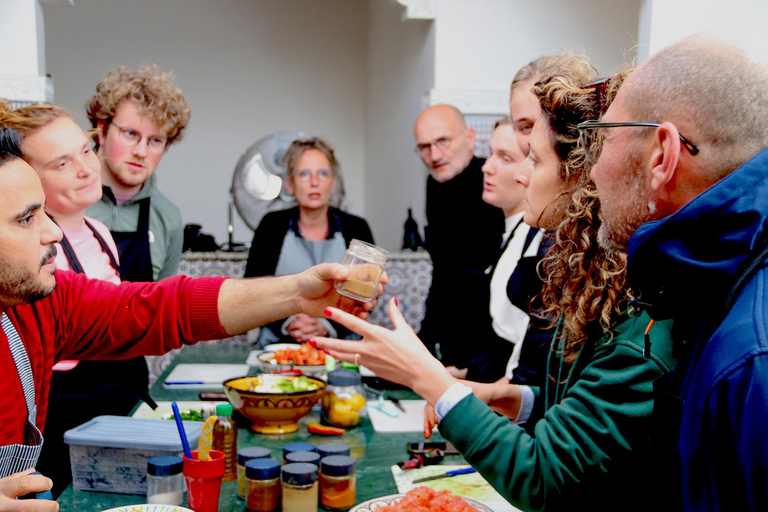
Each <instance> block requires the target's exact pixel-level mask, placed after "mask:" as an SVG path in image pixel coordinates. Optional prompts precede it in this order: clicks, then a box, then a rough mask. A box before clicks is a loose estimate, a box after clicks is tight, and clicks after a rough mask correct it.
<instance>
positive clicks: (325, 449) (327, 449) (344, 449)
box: [317, 443, 352, 459]
mask: <svg viewBox="0 0 768 512" xmlns="http://www.w3.org/2000/svg"><path fill="white" fill-rule="evenodd" d="M351 451H352V450H351V449H350V448H349V445H348V444H345V443H323V444H319V445H317V453H319V454H320V458H321V459H322V458H324V457H330V456H331V455H346V456H349V454H350V453H351Z"/></svg>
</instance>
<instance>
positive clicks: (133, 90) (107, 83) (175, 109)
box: [85, 64, 191, 149]
mask: <svg viewBox="0 0 768 512" xmlns="http://www.w3.org/2000/svg"><path fill="white" fill-rule="evenodd" d="M171 79H172V77H171V75H170V74H169V73H164V72H160V71H159V70H158V68H157V66H156V65H155V64H150V65H148V66H144V67H141V68H139V69H138V70H136V71H132V70H130V69H128V68H126V67H124V66H120V67H119V68H117V70H116V71H110V72H108V73H107V74H106V75H105V76H104V79H103V80H102V81H101V82H99V85H97V86H96V94H94V95H93V96H91V98H90V99H89V100H88V101H87V102H86V104H85V111H86V113H87V114H88V119H89V120H90V121H91V126H92V127H93V128H94V129H96V128H97V127H98V124H99V121H106V123H107V125H109V123H111V122H112V118H113V117H115V114H116V113H117V109H118V107H119V106H120V103H122V102H123V101H134V102H136V103H138V105H139V109H140V110H141V111H142V112H143V113H145V114H146V115H147V116H149V117H150V119H152V121H153V122H155V123H156V124H157V125H159V126H161V127H162V129H163V130H164V131H165V133H166V134H167V136H168V146H170V145H171V144H173V143H175V142H178V141H179V140H181V137H182V134H183V132H184V129H185V128H186V127H187V124H188V123H189V116H190V112H191V109H190V108H189V103H187V100H186V99H184V93H182V92H181V89H179V88H178V87H177V86H175V85H173V84H172V83H171ZM94 139H95V140H96V146H97V148H96V149H98V144H99V141H98V139H96V138H95V137H94Z"/></svg>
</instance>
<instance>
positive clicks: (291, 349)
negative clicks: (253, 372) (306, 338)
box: [257, 343, 326, 377]
mask: <svg viewBox="0 0 768 512" xmlns="http://www.w3.org/2000/svg"><path fill="white" fill-rule="evenodd" d="M273 347H274V349H275V350H267V351H266V352H262V353H261V354H259V355H258V356H257V358H258V360H259V367H260V368H261V371H262V372H264V373H286V372H291V371H295V370H299V371H300V373H301V374H302V375H308V376H310V377H323V376H324V375H325V374H326V371H325V353H324V352H323V351H322V350H319V349H317V348H314V347H313V346H312V345H310V344H309V343H304V344H302V345H298V344H295V343H292V344H288V343H286V344H284V345H273Z"/></svg>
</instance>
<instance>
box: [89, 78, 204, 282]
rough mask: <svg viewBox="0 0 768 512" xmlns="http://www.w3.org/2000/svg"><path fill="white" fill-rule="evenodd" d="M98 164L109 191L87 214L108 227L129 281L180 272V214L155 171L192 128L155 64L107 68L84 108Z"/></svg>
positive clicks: (179, 94)
mask: <svg viewBox="0 0 768 512" xmlns="http://www.w3.org/2000/svg"><path fill="white" fill-rule="evenodd" d="M86 112H87V113H88V118H89V119H90V121H91V125H92V126H93V128H94V131H95V135H94V139H95V142H96V151H97V154H98V155H99V158H100V159H101V166H102V167H101V176H102V182H103V188H104V194H103V196H102V198H101V201H99V202H98V203H96V204H95V205H93V206H92V207H91V208H89V209H88V215H91V216H93V217H95V218H96V219H98V220H100V221H102V222H104V223H105V224H106V225H107V226H108V227H109V229H110V231H111V232H112V236H113V237H114V239H115V242H116V244H117V248H118V252H119V253H120V272H121V274H122V278H123V279H124V280H127V281H156V280H159V279H162V278H164V277H170V276H172V275H175V274H176V273H177V271H178V265H179V260H180V259H181V250H182V242H183V224H182V220H181V212H180V211H179V209H178V208H177V207H176V205H174V204H173V203H172V202H171V201H170V200H168V198H166V197H165V196H164V195H163V194H162V193H161V192H160V190H159V189H158V188H157V178H156V177H155V175H154V173H155V169H156V168H157V166H158V164H159V163H160V160H161V159H162V158H163V155H164V154H165V152H166V150H167V149H168V148H169V147H170V146H171V145H172V144H174V143H175V142H178V141H179V140H180V139H181V137H182V135H183V132H184V129H185V128H186V126H187V123H189V115H190V108H189V104H188V103H187V101H186V100H185V99H184V94H183V93H182V92H181V89H179V88H178V87H177V86H175V85H173V84H172V83H171V76H170V75H169V74H168V73H164V72H160V71H159V70H158V69H157V66H155V65H154V64H152V65H148V66H144V67H142V68H139V69H138V70H136V71H132V70H130V69H128V68H125V67H120V68H118V69H117V70H116V71H110V72H108V73H107V74H106V76H105V77H104V79H103V80H102V81H101V82H100V83H99V85H97V86H96V94H94V95H93V96H92V97H91V98H90V99H89V100H88V102H87V103H86Z"/></svg>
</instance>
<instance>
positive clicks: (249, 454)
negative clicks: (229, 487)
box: [237, 446, 272, 499]
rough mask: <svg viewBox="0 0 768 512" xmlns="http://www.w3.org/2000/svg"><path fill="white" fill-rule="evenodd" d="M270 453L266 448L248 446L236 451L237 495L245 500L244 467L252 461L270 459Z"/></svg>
mask: <svg viewBox="0 0 768 512" xmlns="http://www.w3.org/2000/svg"><path fill="white" fill-rule="evenodd" d="M270 458H272V452H271V451H270V450H269V449H268V448H262V447H260V446H249V447H247V448H241V449H240V450H238V451H237V495H238V497H240V498H242V499H245V465H246V463H247V462H248V461H251V460H253V459H270Z"/></svg>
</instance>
